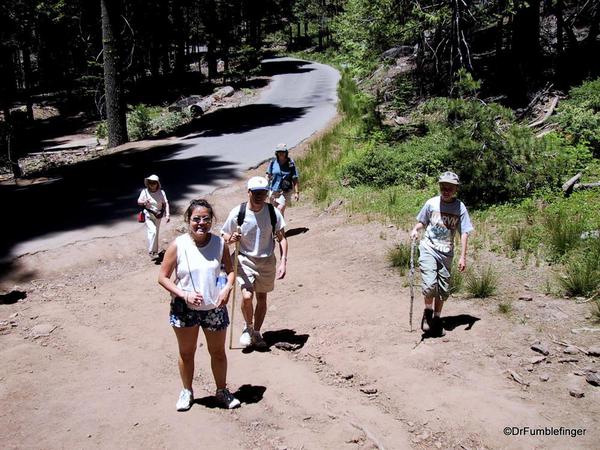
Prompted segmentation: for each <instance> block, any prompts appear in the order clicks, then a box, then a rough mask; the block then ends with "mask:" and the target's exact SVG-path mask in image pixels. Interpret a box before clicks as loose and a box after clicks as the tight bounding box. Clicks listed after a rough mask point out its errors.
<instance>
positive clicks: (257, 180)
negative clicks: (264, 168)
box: [248, 177, 269, 191]
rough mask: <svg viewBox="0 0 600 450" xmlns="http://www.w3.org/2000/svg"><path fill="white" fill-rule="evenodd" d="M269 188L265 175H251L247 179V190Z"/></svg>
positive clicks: (264, 189)
mask: <svg viewBox="0 0 600 450" xmlns="http://www.w3.org/2000/svg"><path fill="white" fill-rule="evenodd" d="M268 189H269V181H268V180H267V179H266V178H265V177H252V178H250V179H249V180H248V190H250V191H266V190H268Z"/></svg>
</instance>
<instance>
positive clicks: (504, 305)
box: [498, 302, 512, 314]
mask: <svg viewBox="0 0 600 450" xmlns="http://www.w3.org/2000/svg"><path fill="white" fill-rule="evenodd" d="M498 311H499V312H500V313H502V314H510V313H511V312H512V303H510V302H500V303H498Z"/></svg>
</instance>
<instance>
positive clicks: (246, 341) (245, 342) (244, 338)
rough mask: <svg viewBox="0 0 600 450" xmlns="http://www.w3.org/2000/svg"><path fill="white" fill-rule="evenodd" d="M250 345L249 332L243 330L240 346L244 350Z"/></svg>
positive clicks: (250, 337) (246, 329)
mask: <svg viewBox="0 0 600 450" xmlns="http://www.w3.org/2000/svg"><path fill="white" fill-rule="evenodd" d="M251 343H252V336H251V330H249V329H248V328H244V331H242V335H241V336H240V345H241V346H242V347H244V348H246V347H248V346H249V345H250V344H251Z"/></svg>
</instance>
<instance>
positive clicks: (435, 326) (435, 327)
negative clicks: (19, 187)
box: [431, 317, 446, 337]
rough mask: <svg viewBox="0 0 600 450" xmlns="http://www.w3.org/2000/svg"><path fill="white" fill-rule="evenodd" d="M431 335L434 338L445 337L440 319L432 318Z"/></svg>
mask: <svg viewBox="0 0 600 450" xmlns="http://www.w3.org/2000/svg"><path fill="white" fill-rule="evenodd" d="M431 334H432V335H434V336H435V337H443V336H446V330H444V325H443V324H442V318H441V317H434V318H433V322H432V324H431Z"/></svg>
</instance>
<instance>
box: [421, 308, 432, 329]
mask: <svg viewBox="0 0 600 450" xmlns="http://www.w3.org/2000/svg"><path fill="white" fill-rule="evenodd" d="M432 320H433V310H432V309H427V308H425V310H424V311H423V318H422V319H421V330H423V331H424V332H428V331H430V330H431V322H432Z"/></svg>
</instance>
